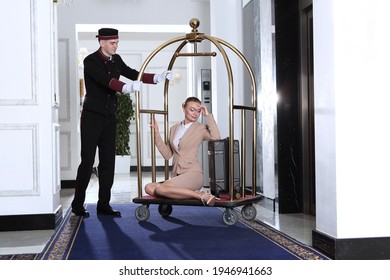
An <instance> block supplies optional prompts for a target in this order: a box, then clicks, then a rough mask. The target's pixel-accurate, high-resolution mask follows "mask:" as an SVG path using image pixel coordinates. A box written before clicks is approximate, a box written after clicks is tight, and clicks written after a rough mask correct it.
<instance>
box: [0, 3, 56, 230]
mask: <svg viewBox="0 0 390 280" xmlns="http://www.w3.org/2000/svg"><path fill="white" fill-rule="evenodd" d="M15 15H17V16H15ZM0 25H1V26H3V27H6V28H4V29H2V37H3V38H4V40H3V41H4V43H3V44H1V45H0V53H2V54H3V65H6V67H7V68H6V69H7V71H3V72H2V75H0V83H1V85H2V89H1V91H0V155H1V156H0V157H1V168H0V178H1V180H0V219H1V218H2V217H3V216H15V219H16V220H17V217H18V216H20V215H37V216H40V215H43V216H45V217H47V215H46V214H49V215H48V216H49V219H52V218H54V216H55V214H56V213H58V212H59V211H60V209H61V207H60V174H59V148H58V147H59V125H58V113H57V111H58V106H59V100H58V89H57V88H58V87H57V60H56V59H57V52H56V47H57V45H56V39H57V38H56V13H55V8H54V5H53V1H52V0H45V1H41V0H39V1H38V0H31V1H16V2H13V1H11V2H9V3H7V13H3V15H2V16H1V17H0ZM5 42H7V43H5ZM51 214H53V215H51ZM43 219H46V218H43ZM6 226H7V225H4V224H3V225H2V227H1V228H2V229H4V227H6ZM10 226H11V225H10Z"/></svg>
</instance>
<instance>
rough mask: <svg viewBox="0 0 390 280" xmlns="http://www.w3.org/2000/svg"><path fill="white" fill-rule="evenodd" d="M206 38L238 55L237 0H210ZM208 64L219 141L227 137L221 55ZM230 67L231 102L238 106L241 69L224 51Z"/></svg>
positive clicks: (225, 84)
mask: <svg viewBox="0 0 390 280" xmlns="http://www.w3.org/2000/svg"><path fill="white" fill-rule="evenodd" d="M210 35H211V36H213V37H217V38H220V39H222V40H224V41H227V42H228V43H230V44H231V45H233V46H234V47H235V48H237V49H238V50H239V51H241V52H242V44H243V43H242V2H241V0H229V1H225V0H210ZM212 50H213V51H216V52H217V54H218V55H217V57H216V58H215V59H212V61H211V68H212V70H211V74H212V81H213V82H212V83H211V86H212V100H213V115H214V116H216V117H217V119H216V121H217V123H218V127H219V129H220V132H221V137H222V138H224V137H228V136H229V122H228V121H227V120H229V115H228V112H229V110H228V108H229V81H228V75H227V71H226V65H225V62H224V60H223V57H222V55H221V54H220V53H219V51H218V50H217V49H216V48H215V47H213V46H212ZM227 55H228V56H229V61H230V64H231V66H232V71H233V80H234V93H235V95H234V102H235V104H242V100H243V94H242V92H243V82H242V80H243V78H242V73H243V65H242V62H241V59H240V58H239V57H238V56H236V55H235V54H234V53H232V52H229V51H227ZM235 127H237V128H240V122H238V123H237V121H235Z"/></svg>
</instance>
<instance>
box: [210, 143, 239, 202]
mask: <svg viewBox="0 0 390 280" xmlns="http://www.w3.org/2000/svg"><path fill="white" fill-rule="evenodd" d="M233 146H234V149H233V157H234V176H233V177H234V187H233V197H234V198H240V197H241V192H240V191H241V186H240V183H241V182H240V147H239V142H238V140H234V143H233ZM208 158H209V182H210V191H211V193H212V194H213V195H215V196H216V197H219V196H220V195H221V194H228V193H229V137H227V138H225V139H221V140H212V141H209V142H208Z"/></svg>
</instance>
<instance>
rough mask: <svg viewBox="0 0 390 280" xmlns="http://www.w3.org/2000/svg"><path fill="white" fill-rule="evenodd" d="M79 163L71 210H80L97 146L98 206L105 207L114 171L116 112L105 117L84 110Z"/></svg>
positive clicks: (81, 123) (81, 121) (108, 199)
mask: <svg viewBox="0 0 390 280" xmlns="http://www.w3.org/2000/svg"><path fill="white" fill-rule="evenodd" d="M80 130H81V163H80V165H79V168H78V170H77V177H76V189H75V196H74V199H73V202H72V208H73V209H82V208H83V204H84V201H85V192H86V190H87V187H88V184H89V180H90V178H91V173H92V168H93V164H94V161H95V154H96V147H98V148H99V165H98V172H99V201H98V207H102V208H104V207H108V206H109V203H110V198H111V188H112V184H113V182H114V172H115V138H116V118H115V114H110V115H108V116H105V115H101V114H99V113H95V112H91V111H87V110H84V111H83V112H82V114H81V120H80Z"/></svg>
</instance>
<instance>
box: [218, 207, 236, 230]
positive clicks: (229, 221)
mask: <svg viewBox="0 0 390 280" xmlns="http://www.w3.org/2000/svg"><path fill="white" fill-rule="evenodd" d="M222 219H223V222H224V223H225V224H226V225H228V226H234V225H235V224H237V222H238V214H237V213H236V211H234V210H233V209H230V208H227V209H226V210H225V211H224V212H223V214H222Z"/></svg>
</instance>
